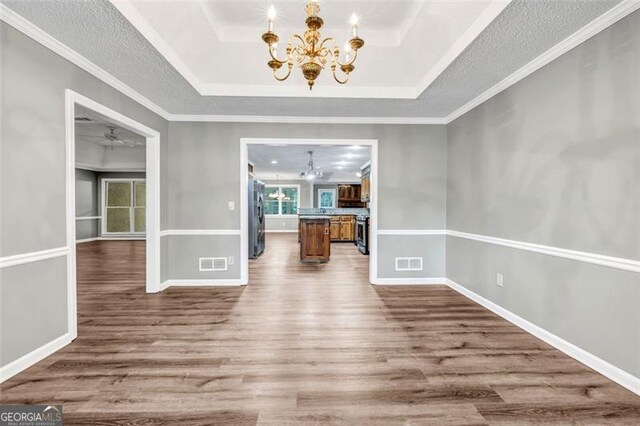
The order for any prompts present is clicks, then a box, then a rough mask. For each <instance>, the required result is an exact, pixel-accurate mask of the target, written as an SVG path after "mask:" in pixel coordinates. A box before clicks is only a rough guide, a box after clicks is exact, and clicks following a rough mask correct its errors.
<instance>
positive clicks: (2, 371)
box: [0, 333, 73, 383]
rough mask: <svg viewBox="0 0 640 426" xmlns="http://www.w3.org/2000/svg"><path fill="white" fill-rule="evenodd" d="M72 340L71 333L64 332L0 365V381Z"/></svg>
mask: <svg viewBox="0 0 640 426" xmlns="http://www.w3.org/2000/svg"><path fill="white" fill-rule="evenodd" d="M72 340H73V339H72V338H71V335H70V334H69V333H66V334H64V335H62V336H60V337H58V338H56V339H54V340H52V341H50V342H49V343H46V344H44V345H42V346H40V347H39V348H37V349H35V350H33V351H31V352H29V353H28V354H26V355H23V356H21V357H20V358H18V359H16V360H15V361H12V362H10V363H9V364H7V365H5V366H3V367H1V368H0V383H2V382H4V381H5V380H8V379H10V378H11V377H13V376H15V375H16V374H18V373H20V372H21V371H24V370H26V369H27V368H29V367H31V366H32V365H33V364H35V363H37V362H38V361H42V360H43V359H45V358H46V357H48V356H49V355H51V354H53V353H54V352H56V351H58V350H60V349H62V348H63V347H65V346H67V345H68V344H69V343H71V341H72Z"/></svg>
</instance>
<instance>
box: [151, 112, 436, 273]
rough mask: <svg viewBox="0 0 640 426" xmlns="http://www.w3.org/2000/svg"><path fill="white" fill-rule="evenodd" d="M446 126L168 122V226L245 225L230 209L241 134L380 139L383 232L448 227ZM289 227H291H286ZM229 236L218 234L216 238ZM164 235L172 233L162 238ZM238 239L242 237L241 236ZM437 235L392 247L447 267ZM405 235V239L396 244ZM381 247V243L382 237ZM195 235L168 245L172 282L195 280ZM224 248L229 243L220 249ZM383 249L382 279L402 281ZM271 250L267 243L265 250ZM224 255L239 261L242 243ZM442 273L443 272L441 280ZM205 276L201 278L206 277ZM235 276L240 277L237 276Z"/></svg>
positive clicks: (409, 238) (235, 193)
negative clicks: (446, 208) (192, 278)
mask: <svg viewBox="0 0 640 426" xmlns="http://www.w3.org/2000/svg"><path fill="white" fill-rule="evenodd" d="M446 134H447V133H446V127H445V126H437V125H332V126H325V125H322V124H253V123H188V122H172V123H170V124H169V137H170V147H169V158H168V162H169V164H168V175H167V178H166V179H165V180H164V181H165V182H166V185H167V186H168V200H167V203H168V206H169V207H170V208H169V210H168V212H167V217H166V220H167V224H168V226H167V227H168V228H169V229H235V230H238V229H240V212H239V211H238V209H236V210H234V211H230V210H228V208H227V202H228V201H234V202H235V204H236V206H239V205H240V200H239V196H240V174H239V166H240V139H241V138H278V137H283V138H312V139H313V138H318V139H322V138H336V139H338V138H339V139H378V140H379V148H378V151H379V152H378V153H379V192H380V193H379V200H380V203H379V223H378V226H379V228H380V229H444V227H445V216H446V214H445V205H446ZM285 226H286V225H285ZM223 237H224V238H226V236H219V237H215V236H213V238H212V240H213V239H215V238H223ZM164 238H167V237H164ZM236 238H238V239H239V238H240V237H239V236H238V237H236ZM433 238H434V239H436V240H437V239H438V236H434V237H429V236H427V237H426V238H425V237H424V236H409V235H402V236H398V237H397V239H396V240H394V244H393V246H392V247H396V248H398V250H399V249H400V248H402V253H403V256H404V255H406V256H411V257H414V256H416V257H417V256H419V257H423V256H425V253H427V254H428V255H429V256H430V258H431V259H433V263H437V261H436V259H440V264H439V266H434V267H433V268H432V269H431V270H425V271H424V274H423V275H422V276H423V277H431V275H428V274H430V273H431V272H442V271H444V245H443V244H439V243H438V242H437V241H435V242H433V243H428V244H429V246H428V249H425V240H426V239H433ZM397 240H400V243H397ZM381 242H382V243H383V244H384V240H383V239H381ZM198 244H200V243H199V238H198V237H197V236H183V238H180V240H179V242H176V243H174V242H173V241H172V243H171V245H170V248H169V250H170V256H171V257H172V261H171V262H172V263H171V265H172V266H171V267H169V268H168V269H167V270H166V271H165V273H166V276H168V277H169V278H171V279H181V278H182V276H183V275H185V274H188V275H189V276H192V277H198V276H200V275H201V274H199V273H198V272H197V257H198V256H200V255H199V254H198V253H197V252H196V251H194V247H195V246H197V245H198ZM221 247H225V246H221ZM392 247H390V248H384V247H380V250H381V252H383V253H384V254H385V255H384V257H381V258H379V261H378V266H379V268H380V271H382V272H383V273H384V275H381V277H383V278H402V277H406V273H404V274H403V273H398V272H396V271H395V270H393V269H394V268H395V256H399V255H398V254H397V253H396V250H395V249H394V248H392ZM268 249H269V248H268V247H267V250H268ZM221 255H222V256H235V257H236V259H238V258H239V256H240V252H239V244H237V245H228V246H226V253H221ZM441 276H442V274H441V273H439V275H438V277H441ZM203 278H204V276H203ZM234 278H239V275H237V276H235V277H234Z"/></svg>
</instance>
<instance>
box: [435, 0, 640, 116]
mask: <svg viewBox="0 0 640 426" xmlns="http://www.w3.org/2000/svg"><path fill="white" fill-rule="evenodd" d="M638 8H640V1H638V0H623V1H622V2H621V3H620V4H618V5H617V6H615V7H613V8H612V9H610V10H609V11H607V12H605V13H604V14H602V15H600V17H598V18H597V19H595V20H593V21H591V22H590V23H589V24H587V25H585V26H584V27H582V28H581V29H579V30H578V31H576V32H575V33H573V34H572V35H570V36H569V37H567V38H566V39H564V40H563V41H561V42H560V43H558V44H556V45H555V46H553V47H552V48H551V49H549V50H547V51H546V52H544V53H543V54H542V55H540V56H538V57H537V58H535V59H534V60H532V61H531V62H529V63H528V64H526V65H525V66H523V67H522V68H520V69H519V70H517V71H516V72H514V73H513V74H511V75H510V76H508V77H507V78H505V79H504V80H502V81H500V82H499V83H498V84H496V85H495V86H493V87H491V88H490V89H489V90H486V91H485V92H483V93H482V94H480V95H479V96H478V97H476V98H475V99H473V100H471V101H469V102H467V103H466V104H464V105H463V106H462V107H460V108H458V109H457V110H455V111H454V112H452V113H451V114H449V115H448V116H447V117H446V118H445V121H446V122H447V124H448V123H451V122H452V121H454V120H456V119H457V118H459V117H461V116H463V115H464V114H466V113H467V112H469V111H471V110H472V109H474V108H475V107H477V106H479V105H481V104H483V103H484V102H486V101H488V100H489V99H491V98H492V97H494V96H495V95H497V94H498V93H500V92H502V91H503V90H506V89H508V88H509V87H511V86H513V85H514V84H516V83H517V82H519V81H520V80H522V79H524V78H525V77H527V76H529V75H531V74H532V73H533V72H535V71H537V70H539V69H540V68H542V67H543V66H545V65H547V64H548V63H550V62H551V61H553V60H555V59H557V58H558V57H560V56H562V55H563V54H565V53H567V52H568V51H570V50H571V49H573V48H574V47H576V46H578V45H579V44H581V43H583V42H585V41H586V40H588V39H589V38H591V37H593V36H594V35H596V34H598V33H599V32H600V31H602V30H604V29H606V28H608V27H610V26H611V25H613V24H615V23H616V22H618V21H619V20H620V19H622V18H624V17H625V16H627V15H629V14H630V13H632V12H634V11H636V10H637V9H638Z"/></svg>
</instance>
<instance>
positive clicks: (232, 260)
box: [228, 256, 235, 265]
mask: <svg viewBox="0 0 640 426" xmlns="http://www.w3.org/2000/svg"><path fill="white" fill-rule="evenodd" d="M233 262H235V259H234V258H233V256H229V261H228V263H229V265H233Z"/></svg>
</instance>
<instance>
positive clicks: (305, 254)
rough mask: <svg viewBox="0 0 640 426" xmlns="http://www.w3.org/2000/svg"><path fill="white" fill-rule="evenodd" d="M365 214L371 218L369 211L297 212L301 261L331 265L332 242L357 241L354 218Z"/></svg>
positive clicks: (313, 210) (346, 209)
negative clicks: (329, 262) (328, 263)
mask: <svg viewBox="0 0 640 426" xmlns="http://www.w3.org/2000/svg"><path fill="white" fill-rule="evenodd" d="M363 214H364V215H367V216H368V215H369V211H368V210H367V209H360V208H351V209H348V208H335V209H318V208H314V209H310V208H301V209H298V218H299V222H298V241H299V242H300V260H301V261H303V262H328V261H329V259H330V254H331V242H337V241H349V242H354V241H355V217H356V216H357V215H358V216H359V215H363ZM320 231H321V232H322V235H320V234H319V233H320Z"/></svg>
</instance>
